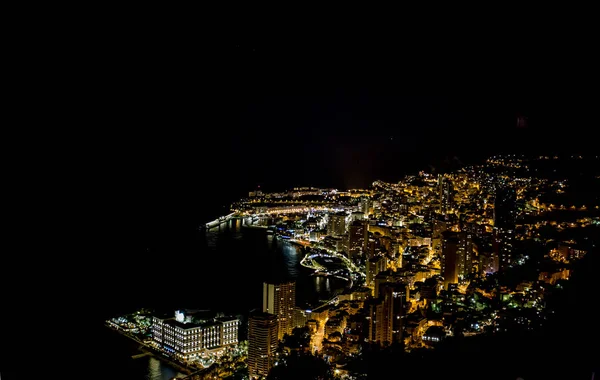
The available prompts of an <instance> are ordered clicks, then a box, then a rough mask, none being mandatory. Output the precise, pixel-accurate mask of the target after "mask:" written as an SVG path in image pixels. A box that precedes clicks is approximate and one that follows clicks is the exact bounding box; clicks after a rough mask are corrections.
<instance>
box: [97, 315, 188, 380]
mask: <svg viewBox="0 0 600 380" xmlns="http://www.w3.org/2000/svg"><path fill="white" fill-rule="evenodd" d="M105 327H106V328H107V329H109V330H111V331H114V332H115V333H118V334H119V335H121V336H123V337H126V338H128V339H129V340H131V341H133V342H135V343H136V344H138V348H137V349H138V351H142V352H144V353H147V354H149V355H150V356H151V357H153V358H155V359H157V360H160V361H162V362H164V363H166V364H168V365H170V366H171V367H173V369H175V370H177V371H179V372H181V373H183V374H184V375H186V376H189V375H191V374H192V373H194V372H197V369H195V368H188V367H186V366H185V365H183V364H182V363H178V362H176V361H174V360H172V359H169V358H167V357H165V356H164V355H161V354H160V353H159V352H156V350H154V349H153V348H152V347H148V346H147V345H145V344H144V343H143V342H141V341H140V340H138V339H137V338H136V337H133V336H131V335H130V334H128V333H126V332H124V331H121V330H118V329H116V328H114V327H111V326H109V325H108V324H105ZM132 356H134V355H132ZM130 360H136V359H135V358H133V357H131V356H130Z"/></svg>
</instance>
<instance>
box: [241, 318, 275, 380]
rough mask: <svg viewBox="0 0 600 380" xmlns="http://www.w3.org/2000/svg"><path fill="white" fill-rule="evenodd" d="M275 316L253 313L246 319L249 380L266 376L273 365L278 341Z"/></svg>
mask: <svg viewBox="0 0 600 380" xmlns="http://www.w3.org/2000/svg"><path fill="white" fill-rule="evenodd" d="M278 328H279V323H278V321H277V316H276V315H273V314H269V313H253V314H251V315H250V317H249V318H248V374H249V376H250V378H251V379H257V378H260V377H261V376H267V375H268V374H269V371H270V370H271V368H272V367H273V365H274V363H275V351H276V349H277V344H278V343H279V339H278V338H277V336H278V333H277V330H278Z"/></svg>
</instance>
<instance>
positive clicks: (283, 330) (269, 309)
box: [262, 281, 296, 339]
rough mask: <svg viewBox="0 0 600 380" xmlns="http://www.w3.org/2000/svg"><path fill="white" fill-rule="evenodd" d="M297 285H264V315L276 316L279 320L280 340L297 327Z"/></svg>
mask: <svg viewBox="0 0 600 380" xmlns="http://www.w3.org/2000/svg"><path fill="white" fill-rule="evenodd" d="M295 309H296V283H295V282H293V281H291V282H282V283H276V284H269V283H266V282H265V283H263V308H262V311H263V313H269V314H274V315H276V316H277V318H278V323H279V335H278V339H281V338H283V336H284V335H285V334H291V333H292V330H293V329H294V327H296V325H295V321H294V315H295Z"/></svg>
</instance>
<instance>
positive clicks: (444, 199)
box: [438, 175, 454, 215]
mask: <svg viewBox="0 0 600 380" xmlns="http://www.w3.org/2000/svg"><path fill="white" fill-rule="evenodd" d="M438 187H439V194H440V212H441V214H442V215H446V213H447V212H448V211H449V210H450V209H452V207H453V198H454V187H453V185H452V182H451V180H450V178H447V177H444V176H443V175H440V176H439V177H438Z"/></svg>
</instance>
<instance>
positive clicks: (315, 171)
mask: <svg viewBox="0 0 600 380" xmlns="http://www.w3.org/2000/svg"><path fill="white" fill-rule="evenodd" d="M526 45H527V44H526V43H522V44H521V45H519V46H515V47H506V46H504V47H503V48H502V49H494V47H493V46H490V48H489V49H486V51H481V50H469V47H468V46H461V45H456V46H454V45H452V44H446V45H445V46H444V49H439V48H438V45H422V46H417V45H416V44H413V45H401V46H400V45H394V44H393V43H391V42H390V41H389V40H382V41H380V42H379V43H376V42H374V43H365V42H364V41H363V42H360V41H358V42H356V43H354V44H351V43H348V42H341V41H338V42H336V41H331V40H325V41H320V42H316V43H313V44H308V43H302V42H300V43H298V42H297V43H277V42H276V41H275V40H260V39H254V40H252V39H248V38H246V39H237V40H236V39H232V40H231V41H229V42H223V41H219V43H213V44H207V45H206V46H203V47H202V48H201V49H200V54H195V53H194V52H193V51H191V50H190V49H189V46H186V45H185V44H183V43H180V44H177V43H167V42H160V40H156V41H153V42H148V43H147V45H146V44H134V45H131V46H130V45H127V46H126V47H123V49H122V51H119V53H120V54H112V55H107V56H101V57H99V58H100V61H99V62H100V64H99V66H100V67H105V68H106V69H105V70H101V71H98V72H97V73H95V75H96V76H97V77H96V78H95V82H94V83H96V84H97V94H95V96H94V97H93V98H91V101H92V102H91V103H90V104H88V105H87V107H89V108H84V109H90V110H91V111H92V112H86V113H82V114H81V123H82V125H89V131H91V132H92V133H91V134H92V135H94V138H91V139H90V138H88V139H87V140H86V143H85V144H84V145H82V148H81V149H82V150H84V154H86V155H91V156H92V162H91V165H90V169H91V173H92V178H97V180H98V185H99V186H105V187H106V194H107V198H106V199H116V200H117V201H116V202H114V204H117V203H119V201H122V202H124V204H126V205H127V206H128V207H127V208H131V210H132V212H133V213H135V212H137V210H142V211H143V212H142V214H144V213H145V212H148V210H152V211H151V213H152V214H154V215H162V214H161V212H159V211H157V210H163V211H164V212H165V213H166V214H165V215H168V217H169V218H177V217H178V216H179V215H180V214H181V215H187V214H186V211H185V210H186V209H194V210H197V209H198V207H204V206H203V203H204V204H205V203H206V202H205V200H204V198H203V197H205V196H215V195H217V196H218V197H220V198H227V197H226V196H225V195H227V194H230V198H237V197H239V196H240V195H242V194H246V193H247V191H249V190H252V188H254V187H255V186H257V185H262V186H263V189H265V190H282V189H285V188H288V187H291V186H302V185H315V186H332V187H339V188H352V187H358V186H365V185H368V184H369V183H371V182H372V181H373V180H375V179H378V178H380V179H386V180H390V181H394V180H397V179H399V178H400V177H401V176H402V175H403V174H405V173H406V172H407V171H414V170H416V169H420V168H422V167H427V165H428V164H429V163H431V162H436V161H437V160H440V159H443V158H445V157H448V156H458V157H459V158H460V159H461V160H463V161H466V162H469V161H470V160H473V159H476V158H483V157H486V156H488V155H490V154H495V153H502V152H523V153H531V152H550V153H554V152H558V151H565V152H572V151H575V152H577V151H581V150H590V149H591V150H593V149H594V148H595V145H596V144H595V140H594V138H593V136H594V129H595V127H596V126H597V125H598V115H597V112H596V109H595V108H596V105H597V101H598V96H597V94H596V92H595V91H590V88H591V87H592V85H593V83H594V78H595V77H594V76H593V75H592V74H591V71H590V70H589V68H590V65H591V61H590V60H589V59H588V57H586V56H585V55H586V54H587V53H586V51H587V50H585V51H583V50H582V51H583V53H579V52H578V51H577V50H576V49H575V48H573V47H568V46H567V44H564V45H560V44H555V45H547V44H537V45H531V46H534V47H528V46H526ZM561 46H562V47H565V49H567V48H568V49H570V50H569V51H567V50H564V49H563V50H561V49H562V47H561ZM561 52H563V54H567V53H569V54H570V55H569V56H568V57H569V60H566V61H565V60H563V61H560V62H559V61H557V58H556V57H557V56H560V55H561ZM196 53H197V51H196ZM117 57H118V58H119V59H116V58H117ZM519 116H520V117H522V120H525V121H526V122H525V123H521V124H520V126H519V125H518V123H517V118H518V117H519ZM524 125H525V126H524ZM86 136H88V132H87V131H86ZM150 205H151V206H150ZM173 210H176V211H173ZM194 213H196V214H197V211H194ZM144 215H145V214H144Z"/></svg>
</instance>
